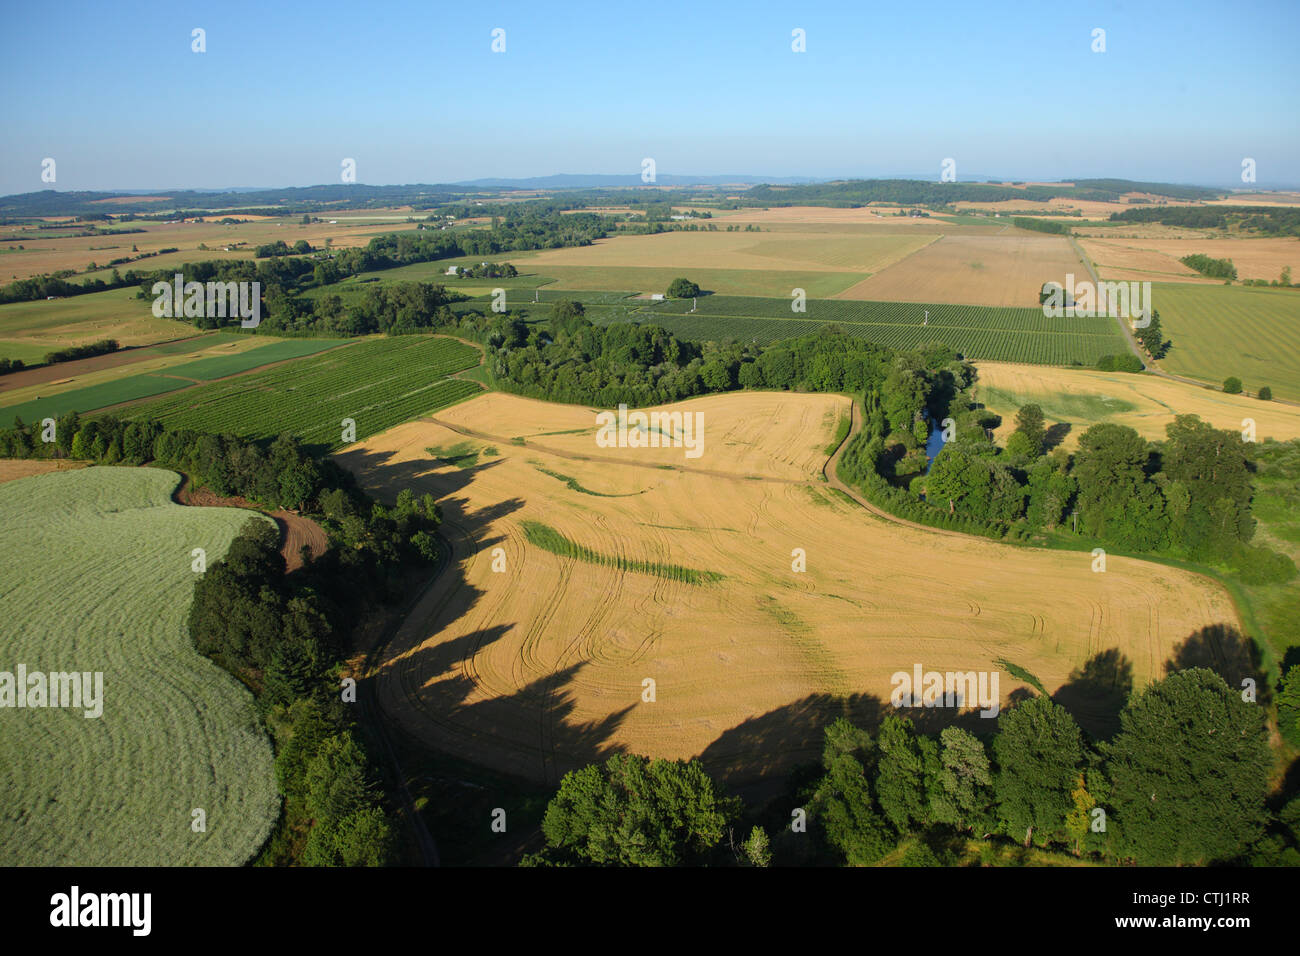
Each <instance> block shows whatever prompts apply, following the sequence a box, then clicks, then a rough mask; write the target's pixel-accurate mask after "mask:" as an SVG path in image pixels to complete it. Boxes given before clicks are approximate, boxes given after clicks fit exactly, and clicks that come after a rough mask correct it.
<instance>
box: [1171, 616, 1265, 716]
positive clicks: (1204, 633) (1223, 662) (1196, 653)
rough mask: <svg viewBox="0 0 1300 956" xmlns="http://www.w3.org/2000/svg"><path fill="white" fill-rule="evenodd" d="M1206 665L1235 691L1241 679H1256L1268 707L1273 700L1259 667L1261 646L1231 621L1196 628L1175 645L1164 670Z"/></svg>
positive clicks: (1260, 698) (1258, 692)
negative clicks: (1231, 623) (1185, 638)
mask: <svg viewBox="0 0 1300 956" xmlns="http://www.w3.org/2000/svg"><path fill="white" fill-rule="evenodd" d="M1193 667H1207V668H1209V669H1210V670H1212V671H1214V672H1215V673H1216V674H1218V675H1219V676H1220V677H1222V678H1223V679H1224V681H1225V682H1226V683H1227V685H1228V686H1229V687H1230V688H1232V689H1233V690H1234V691H1241V690H1242V681H1243V680H1245V679H1246V678H1250V679H1252V680H1254V682H1255V698H1256V701H1257V702H1258V703H1259V704H1261V705H1262V706H1265V707H1267V706H1268V704H1269V701H1270V700H1271V699H1272V696H1273V695H1272V691H1271V690H1270V689H1269V686H1268V678H1267V676H1266V675H1265V674H1264V672H1263V669H1262V668H1261V667H1260V653H1259V645H1257V644H1256V643H1255V641H1254V639H1252V638H1249V637H1246V636H1244V635H1243V634H1241V632H1240V631H1238V630H1237V629H1236V628H1235V627H1232V626H1231V625H1228V624H1211V625H1209V626H1208V627H1203V628H1201V629H1200V630H1197V631H1194V632H1193V633H1192V634H1191V636H1190V637H1188V638H1187V640H1185V641H1183V642H1182V643H1181V644H1177V645H1175V646H1174V650H1173V654H1172V655H1171V656H1170V658H1169V660H1167V661H1165V673H1166V674H1173V673H1176V672H1177V671H1185V670H1190V669H1192V668H1193Z"/></svg>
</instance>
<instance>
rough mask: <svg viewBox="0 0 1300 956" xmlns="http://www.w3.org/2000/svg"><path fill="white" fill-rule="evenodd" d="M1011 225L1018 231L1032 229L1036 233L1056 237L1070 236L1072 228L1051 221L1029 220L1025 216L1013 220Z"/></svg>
mask: <svg viewBox="0 0 1300 956" xmlns="http://www.w3.org/2000/svg"><path fill="white" fill-rule="evenodd" d="M1011 224H1012V225H1013V226H1015V227H1016V228H1017V229H1032V230H1033V231H1035V232H1047V233H1051V234H1052V235H1056V236H1068V235H1069V234H1070V227H1069V225H1067V224H1066V223H1063V222H1054V221H1052V220H1051V219H1029V218H1027V217H1025V216H1016V217H1014V218H1013V219H1012V220H1011Z"/></svg>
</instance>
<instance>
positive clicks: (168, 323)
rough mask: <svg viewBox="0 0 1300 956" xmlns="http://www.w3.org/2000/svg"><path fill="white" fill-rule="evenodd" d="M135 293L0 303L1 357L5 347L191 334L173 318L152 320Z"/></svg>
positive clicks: (47, 347) (42, 349) (147, 304)
mask: <svg viewBox="0 0 1300 956" xmlns="http://www.w3.org/2000/svg"><path fill="white" fill-rule="evenodd" d="M137 291H138V289H137V288H136V287H132V288H128V289H110V290H109V291H107V292H92V293H90V294H89V295H77V296H69V297H67V298H64V299H40V300H38V301H36V302H7V303H5V304H4V305H0V355H3V356H4V357H5V358H21V359H23V361H27V359H26V358H25V357H24V356H23V355H21V354H11V353H10V350H9V349H8V348H7V346H8V344H9V343H15V344H19V343H21V344H23V345H26V346H28V347H30V348H35V349H38V350H39V354H38V355H35V356H34V357H33V359H34V360H35V361H39V360H40V359H41V358H42V357H43V356H44V355H45V353H46V352H51V351H53V350H55V349H59V348H64V347H65V346H69V345H86V344H88V343H90V342H95V341H98V340H99V339H117V341H118V343H119V344H121V345H149V344H151V343H153V342H165V341H167V340H168V339H178V338H180V337H182V336H184V335H194V334H196V330H195V328H194V326H192V325H188V324H186V323H183V322H177V321H175V320H173V319H159V318H155V316H154V314H153V312H152V306H153V301H152V300H151V299H137V298H136V297H135V294H136V292H137Z"/></svg>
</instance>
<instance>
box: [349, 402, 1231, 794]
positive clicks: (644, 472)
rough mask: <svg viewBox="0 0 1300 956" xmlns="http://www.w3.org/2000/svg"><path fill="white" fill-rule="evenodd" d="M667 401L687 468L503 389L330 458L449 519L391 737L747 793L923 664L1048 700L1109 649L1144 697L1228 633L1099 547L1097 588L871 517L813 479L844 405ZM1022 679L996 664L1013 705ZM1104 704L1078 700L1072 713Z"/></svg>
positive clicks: (1181, 594)
mask: <svg viewBox="0 0 1300 956" xmlns="http://www.w3.org/2000/svg"><path fill="white" fill-rule="evenodd" d="M669 409H671V410H677V411H682V412H699V413H701V414H702V415H703V422H704V444H703V454H702V455H701V456H700V457H699V458H696V459H687V458H686V457H685V454H684V451H683V450H682V449H680V448H677V449H638V448H600V447H598V446H597V445H596V442H595V440H594V434H595V427H594V414H593V411H592V410H590V409H587V408H584V407H581V406H562V405H553V404H547V403H543V402H539V401H532V400H528V399H521V398H515V397H511V396H505V395H500V394H492V395H485V396H483V397H480V398H475V399H473V400H471V401H469V402H466V403H463V404H461V405H459V406H457V407H455V408H453V409H449V410H447V411H444V412H441V413H439V414H438V415H437V416H436V418H433V419H425V420H421V421H416V422H410V423H407V424H404V425H400V426H398V427H396V428H393V429H391V430H389V431H387V432H384V433H382V434H380V435H376V436H374V437H372V438H371V439H369V440H368V441H366V442H363V443H361V444H359V445H356V446H353V447H351V448H350V449H348V450H346V451H343V452H340V453H338V454H337V456H336V458H337V460H338V461H339V463H340V464H341V465H343V466H344V467H346V468H348V469H350V470H352V471H353V472H354V473H355V474H356V475H357V476H358V478H359V479H360V480H361V482H362V483H363V484H364V485H365V486H366V487H367V488H369V489H371V490H373V491H375V492H377V493H378V494H379V495H381V496H382V497H386V498H388V499H390V500H391V498H392V497H394V496H395V495H396V493H397V491H398V490H399V489H401V488H405V487H408V486H410V487H413V488H414V489H415V491H416V492H417V493H422V492H425V491H427V492H430V493H432V494H434V495H436V496H438V497H439V499H440V501H441V505H442V508H443V511H444V514H445V517H446V522H445V524H444V529H443V530H444V533H445V534H446V536H447V538H448V539H449V540H450V542H451V544H452V549H453V556H452V563H451V565H450V566H449V567H448V569H447V570H445V571H444V572H443V573H442V575H441V576H440V577H439V578H438V579H437V580H436V582H435V583H434V584H433V586H432V587H431V588H430V589H429V590H428V591H427V592H426V593H425V594H424V596H423V597H422V598H421V599H420V601H419V602H418V604H417V606H416V608H415V610H414V611H413V612H412V613H411V615H410V616H409V617H408V619H407V621H406V623H405V624H404V625H403V627H402V628H401V629H400V631H399V632H398V633H397V634H396V636H395V637H394V638H393V639H392V640H391V642H390V643H389V644H388V645H387V647H386V648H385V650H384V652H383V654H382V655H380V657H379V659H378V663H377V665H376V668H375V671H374V672H373V681H374V685H373V686H374V687H375V689H376V691H377V695H378V699H379V701H380V703H381V705H382V707H383V709H384V710H385V712H386V713H387V715H388V716H389V717H390V718H391V719H393V720H395V721H397V722H398V724H399V725H400V726H401V727H402V728H403V729H404V730H405V731H406V732H408V733H410V734H411V735H413V736H414V737H415V738H416V739H419V740H422V741H425V742H426V743H428V744H429V745H431V746H433V747H435V748H438V749H441V750H444V751H447V752H450V753H452V754H455V755H457V756H459V757H463V758H465V759H467V760H472V761H476V762H478V763H481V764H486V765H489V766H491V767H493V768H496V769H498V770H501V771H505V772H509V773H514V774H518V775H521V776H524V777H528V778H532V779H535V780H542V781H549V782H551V783H554V782H555V781H556V780H558V778H559V776H560V775H561V774H563V773H564V772H565V771H567V770H569V769H572V768H574V767H577V766H580V765H583V764H586V763H588V762H591V761H593V760H596V759H599V758H600V757H602V756H604V755H606V754H608V753H609V752H611V751H613V750H618V749H626V750H630V751H634V752H637V753H644V754H649V755H652V756H662V757H670V758H678V757H680V758H687V757H691V756H695V755H701V756H702V757H703V760H704V762H705V764H706V766H707V767H708V768H709V769H710V771H711V772H714V773H716V774H718V775H720V776H721V777H722V778H724V779H725V780H727V781H728V782H729V783H731V784H733V785H745V784H749V783H752V782H754V781H756V780H760V779H763V778H767V779H771V775H772V774H775V773H780V772H783V771H785V770H788V769H789V768H790V767H791V766H793V765H794V764H796V763H799V762H802V761H806V760H810V759H811V760H815V759H816V756H817V754H818V753H819V752H820V736H819V728H820V726H821V725H822V724H823V723H824V722H825V720H827V719H829V718H831V717H834V716H835V715H837V714H839V713H845V712H852V713H854V714H856V715H862V714H870V713H871V712H872V711H873V710H876V709H877V708H878V707H879V706H880V705H881V704H884V705H886V706H887V702H888V700H889V695H890V690H891V681H890V677H891V675H892V674H893V673H895V672H897V671H908V672H909V673H910V672H911V671H912V669H913V666H914V665H916V664H921V665H922V666H923V667H924V668H925V669H933V670H941V671H947V670H983V671H994V670H997V669H998V667H997V665H996V664H995V663H994V661H995V660H997V659H999V658H1006V659H1008V660H1010V661H1012V662H1014V663H1016V664H1018V665H1020V666H1022V667H1026V668H1028V669H1029V670H1030V671H1031V672H1032V673H1034V674H1036V675H1037V676H1038V677H1039V678H1040V679H1041V680H1042V681H1043V683H1044V684H1045V685H1046V686H1047V688H1048V689H1049V690H1056V689H1058V688H1060V687H1061V686H1062V685H1063V684H1066V683H1067V681H1069V680H1070V677H1071V673H1072V671H1074V670H1075V669H1076V668H1078V667H1080V666H1081V665H1083V664H1084V662H1085V661H1087V660H1088V659H1090V658H1091V657H1093V656H1094V655H1098V654H1101V653H1103V652H1106V651H1108V650H1112V649H1113V650H1117V651H1118V652H1119V653H1120V654H1122V655H1123V656H1124V657H1125V658H1126V659H1127V660H1128V661H1130V662H1131V663H1132V666H1133V674H1134V679H1135V680H1136V681H1137V683H1138V684H1139V685H1140V684H1141V683H1142V682H1145V681H1146V680H1147V679H1149V678H1151V677H1152V676H1154V675H1157V674H1159V673H1161V672H1162V667H1163V663H1164V661H1165V660H1166V659H1167V658H1169V656H1170V654H1171V651H1172V649H1173V648H1174V647H1175V645H1176V644H1177V643H1178V642H1180V641H1183V640H1185V639H1186V638H1188V637H1189V636H1190V635H1192V634H1193V633H1195V632H1197V631H1199V630H1200V629H1202V628H1205V627H1209V626H1213V625H1235V624H1236V617H1235V615H1234V612H1233V609H1232V605H1231V602H1230V600H1229V598H1228V596H1227V595H1226V593H1224V592H1223V591H1221V590H1220V589H1219V588H1218V587H1217V585H1214V584H1212V583H1211V582H1209V581H1207V580H1204V579H1201V578H1199V577H1197V576H1194V575H1191V574H1188V573H1186V572H1183V571H1179V570H1175V569H1171V568H1167V567H1164V566H1160V565H1155V564H1149V563H1146V562H1141V561H1135V560H1129V559H1124V558H1118V557H1112V558H1111V560H1110V563H1109V568H1108V571H1107V572H1106V573H1104V574H1096V573H1093V572H1092V571H1091V570H1090V564H1091V560H1092V559H1091V557H1090V556H1089V555H1088V554H1086V553H1084V554H1069V553H1062V552H1046V551H1034V550H1029V549H1021V548H1013V547H1009V546H1004V545H997V544H993V543H991V542H987V541H984V540H981V539H976V538H971V537H966V536H961V535H953V534H946V533H939V532H934V531H930V530H923V529H919V528H914V527H908V526H904V525H902V524H899V523H897V522H894V521H890V520H885V519H882V518H878V517H875V516H873V515H872V514H871V513H869V512H868V511H866V510H865V509H864V508H863V507H861V506H860V505H858V504H856V503H854V502H852V501H850V500H849V499H848V498H847V497H846V496H844V495H842V494H840V493H838V492H836V491H834V490H832V489H831V488H830V487H829V486H828V485H827V484H826V483H824V482H822V481H821V480H820V478H819V475H820V469H821V465H822V463H823V462H824V461H825V449H826V446H827V444H828V443H829V442H830V441H831V438H832V436H833V434H834V430H835V425H836V422H838V421H839V418H840V415H841V414H843V413H844V412H846V411H847V409H848V399H847V398H844V397H840V396H831V395H790V394H782V393H767V394H761V393H760V394H753V393H747V394H733V395H724V396H712V397H707V398H701V399H696V400H694V401H690V402H685V403H681V404H679V405H675V406H669ZM519 436H524V439H523V440H524V444H522V445H520V444H518V443H517V442H514V441H512V439H516V438H518V437H519ZM800 548H802V549H806V558H807V568H806V571H805V572H803V573H796V572H795V571H793V570H792V552H794V550H795V549H800ZM494 566H495V569H494ZM1029 582H1032V584H1030V583H1029ZM647 679H650V680H653V681H654V700H653V702H649V701H645V700H643V693H645V690H644V688H645V687H646V685H645V683H644V682H645V681H646V680H647ZM1017 686H1018V684H1017V682H1016V681H1015V680H1013V679H1012V678H1011V677H1010V675H1009V674H1007V673H1002V675H1001V679H1000V692H1001V697H1002V699H1003V700H1004V701H1005V700H1006V698H1007V696H1008V695H1009V694H1010V693H1011V692H1012V691H1013V690H1014V689H1015V688H1016V687H1017ZM1068 693H1069V691H1068V690H1067V694H1068ZM1099 708H1100V705H1099V704H1097V702H1096V701H1095V700H1093V699H1092V698H1088V697H1085V696H1081V695H1079V694H1077V693H1076V694H1075V695H1074V697H1073V709H1075V712H1076V714H1077V715H1078V716H1079V717H1080V719H1081V720H1082V722H1084V723H1085V725H1086V724H1088V723H1090V722H1091V719H1092V718H1093V717H1095V716H1096V711H1097V710H1098V709H1099ZM877 712H878V711H877ZM935 713H936V712H933V711H930V712H925V713H924V714H923V713H922V712H920V711H911V714H912V715H913V716H915V717H917V718H918V719H919V720H922V722H924V718H925V717H927V716H930V717H933V716H934V715H935Z"/></svg>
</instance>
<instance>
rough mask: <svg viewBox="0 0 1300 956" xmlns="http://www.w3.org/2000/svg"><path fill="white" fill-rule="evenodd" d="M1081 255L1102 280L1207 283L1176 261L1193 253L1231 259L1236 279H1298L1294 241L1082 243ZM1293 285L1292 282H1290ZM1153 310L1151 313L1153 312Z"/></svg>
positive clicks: (1299, 249) (1299, 261)
mask: <svg viewBox="0 0 1300 956" xmlns="http://www.w3.org/2000/svg"><path fill="white" fill-rule="evenodd" d="M1082 245H1083V248H1084V251H1085V252H1087V254H1088V256H1089V257H1090V258H1091V259H1092V261H1093V262H1094V263H1096V265H1097V271H1098V272H1099V273H1100V274H1101V276H1102V278H1104V279H1150V280H1152V281H1164V282H1185V281H1186V282H1212V283H1215V284H1218V285H1222V283H1223V280H1222V279H1209V278H1206V277H1205V276H1202V275H1200V274H1199V273H1197V272H1195V271H1194V270H1192V269H1189V268H1187V266H1185V265H1183V263H1182V262H1180V261H1179V260H1180V259H1182V258H1183V257H1184V256H1190V255H1193V254H1194V253H1200V254H1202V255H1207V256H1210V257H1211V258H1213V259H1231V260H1232V264H1233V265H1234V266H1236V267H1237V276H1238V278H1241V279H1267V280H1269V281H1270V282H1271V281H1272V280H1274V279H1276V278H1278V277H1279V276H1280V275H1281V274H1282V270H1283V269H1284V268H1287V267H1290V269H1291V274H1292V275H1293V276H1296V277H1300V239H1296V238H1290V237H1277V238H1260V239H1113V240H1108V239H1084V240H1082ZM1293 281H1295V280H1293ZM1158 307H1159V306H1158V304H1157V308H1158Z"/></svg>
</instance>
